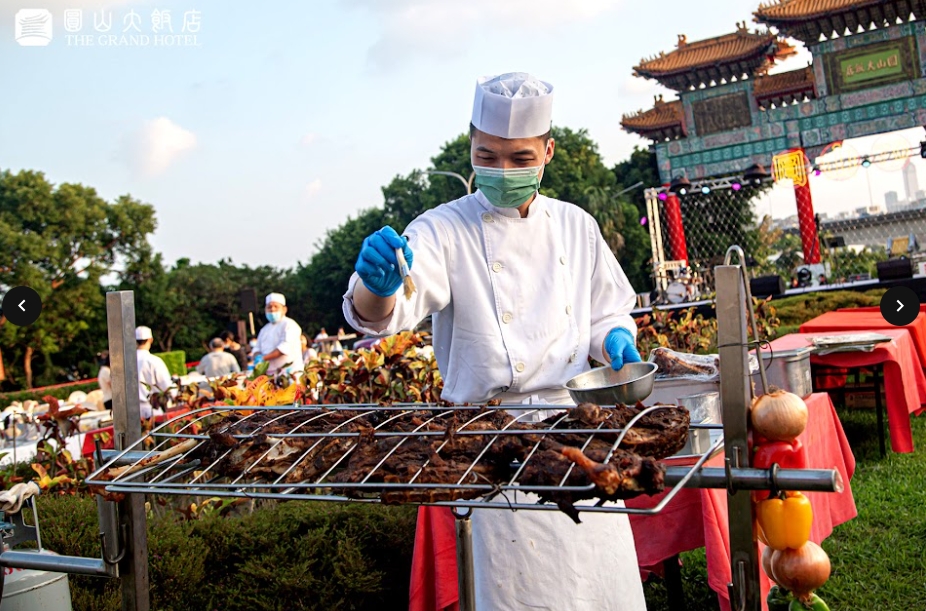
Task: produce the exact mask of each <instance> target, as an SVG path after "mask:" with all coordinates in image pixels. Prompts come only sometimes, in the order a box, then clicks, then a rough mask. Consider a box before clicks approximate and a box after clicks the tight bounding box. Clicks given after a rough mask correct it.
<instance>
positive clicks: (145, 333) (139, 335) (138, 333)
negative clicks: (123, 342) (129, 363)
mask: <svg viewBox="0 0 926 611" xmlns="http://www.w3.org/2000/svg"><path fill="white" fill-rule="evenodd" d="M151 337H152V336H151V327H135V339H136V341H139V342H143V341H145V340H146V339H151Z"/></svg>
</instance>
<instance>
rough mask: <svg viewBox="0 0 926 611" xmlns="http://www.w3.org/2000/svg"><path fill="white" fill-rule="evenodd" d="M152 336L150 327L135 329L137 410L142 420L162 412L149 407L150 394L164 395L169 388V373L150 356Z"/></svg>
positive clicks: (162, 361)
mask: <svg viewBox="0 0 926 611" xmlns="http://www.w3.org/2000/svg"><path fill="white" fill-rule="evenodd" d="M153 343H154V335H153V334H152V333H151V328H150V327H145V326H141V327H136V328H135V344H136V346H135V357H136V358H135V362H136V365H137V366H138V410H139V412H140V413H141V417H142V418H146V419H147V418H151V417H152V416H160V415H162V414H163V413H164V412H163V411H162V410H161V409H160V408H158V409H156V410H155V409H152V407H151V400H150V398H151V393H155V392H157V393H164V392H166V391H167V390H168V389H170V388H171V386H172V385H173V382H172V381H171V379H170V371H169V370H168V369H167V365H166V364H165V363H164V360H163V359H161V357H159V356H155V355H153V354H151V345H152V344H153Z"/></svg>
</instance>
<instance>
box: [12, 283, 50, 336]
mask: <svg viewBox="0 0 926 611" xmlns="http://www.w3.org/2000/svg"><path fill="white" fill-rule="evenodd" d="M2 307H3V316H5V317H6V319H7V320H8V321H10V322H11V323H12V324H14V325H16V326H18V327H25V326H28V325H31V324H32V323H34V322H35V321H36V320H38V319H39V315H40V314H41V313H42V300H41V298H39V294H38V293H36V292H35V289H33V288H31V287H28V286H15V287H13V288H11V289H10V290H9V291H8V292H7V294H6V295H4V296H3V305H2Z"/></svg>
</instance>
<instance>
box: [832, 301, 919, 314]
mask: <svg viewBox="0 0 926 611" xmlns="http://www.w3.org/2000/svg"><path fill="white" fill-rule="evenodd" d="M836 311H837V312H880V311H881V306H865V307H862V308H839V309H838V310H836ZM920 312H926V303H921V304H920Z"/></svg>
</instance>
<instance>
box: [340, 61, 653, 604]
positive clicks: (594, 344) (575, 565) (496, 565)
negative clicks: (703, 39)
mask: <svg viewBox="0 0 926 611" xmlns="http://www.w3.org/2000/svg"><path fill="white" fill-rule="evenodd" d="M483 82H484V80H483V79H481V80H480V84H481V83H483ZM544 85H547V87H549V85H548V84H544ZM522 89H523V88H522ZM549 89H550V90H552V87H549ZM491 93H492V92H491V91H490V92H488V93H486V92H485V91H481V89H480V87H477V96H476V103H475V105H474V112H473V123H474V124H475V125H476V126H477V127H480V128H482V127H484V126H489V129H488V130H487V131H489V133H495V134H496V135H501V136H502V137H513V138H516V137H523V136H521V135H519V134H520V133H523V132H524V130H528V132H530V133H534V134H542V133H545V131H546V129H548V128H549V109H548V108H546V110H545V111H541V112H539V113H537V112H534V113H532V112H531V109H530V106H529V103H528V102H525V100H530V99H531V98H530V97H527V98H523V97H520V98H519V97H515V98H514V99H511V98H509V102H510V103H508V102H505V101H504V100H502V102H501V103H507V104H508V108H507V109H504V108H503V109H502V110H501V112H499V111H498V108H495V109H494V110H493V106H492V105H493V101H492V100H493V99H492V97H491ZM508 93H509V95H510V94H511V92H510V91H509V92H508ZM528 95H529V94H528ZM541 99H543V100H545V103H546V104H547V105H548V103H549V100H548V99H546V98H541ZM496 101H497V100H496ZM506 113H507V114H506ZM538 114H539V119H538ZM499 117H501V119H499ZM544 121H545V124H546V128H544ZM538 130H542V131H538ZM404 235H405V236H406V237H407V238H408V240H409V246H410V247H411V250H412V252H413V253H414V261H413V265H412V270H411V271H412V277H413V278H414V279H415V284H416V285H417V287H418V291H417V292H416V293H414V294H413V295H412V297H411V299H408V300H406V299H405V297H404V295H402V294H401V293H399V294H398V295H397V297H396V305H395V310H394V311H393V313H392V315H391V316H390V318H389V319H388V320H386V321H376V322H371V321H364V320H362V319H360V318H359V317H358V315H357V313H356V311H355V310H354V308H353V293H354V289H355V287H356V284H357V282H359V281H360V279H359V277H358V276H357V275H356V274H354V275H353V276H352V277H351V280H350V283H349V286H348V290H347V293H346V294H345V295H344V307H343V311H344V316H345V317H346V318H347V320H348V322H349V323H350V324H351V326H353V327H354V328H356V329H358V330H360V331H362V332H364V333H368V334H371V335H390V334H393V333H396V332H398V331H401V330H406V329H412V328H413V327H414V326H415V325H416V324H417V323H418V322H420V321H421V320H423V319H424V318H425V317H427V316H428V315H430V314H433V327H434V336H433V344H434V353H435V356H436V358H437V363H438V366H439V368H440V371H441V373H442V376H443V380H444V388H443V391H442V392H441V398H442V399H444V400H447V401H451V402H454V403H464V402H470V403H476V402H483V401H487V400H489V399H492V398H500V399H502V401H503V402H504V403H506V404H524V403H533V404H544V403H547V404H554V405H563V404H568V403H571V400H570V398H569V395H568V393H566V392H565V391H564V390H563V388H562V386H563V384H564V383H565V382H566V381H567V380H568V379H569V378H571V377H573V376H575V375H577V374H579V373H581V372H582V371H585V370H587V369H588V368H589V365H588V360H587V359H588V356H589V355H591V356H592V357H593V358H595V359H597V360H599V361H604V357H603V355H602V344H603V341H604V338H605V336H606V335H607V333H608V332H609V331H610V330H611V329H613V328H614V327H625V328H627V329H628V330H630V331H631V333H633V334H636V326H635V324H634V321H633V318H632V317H631V316H630V314H629V313H630V310H631V308H632V306H633V303H634V299H635V295H634V291H633V289H632V288H631V286H630V284H629V282H628V281H627V278H626V276H625V275H624V272H623V271H622V270H621V268H620V265H619V264H618V263H617V261H616V259H615V258H614V255H613V254H612V253H611V251H610V250H609V249H608V247H607V245H606V244H605V242H604V240H603V239H602V237H601V233H600V231H599V229H598V225H597V223H596V222H595V220H594V219H593V218H592V217H591V216H590V215H589V214H587V213H586V212H584V211H583V210H582V209H580V208H579V207H577V206H574V205H572V204H568V203H565V202H561V201H558V200H554V199H550V198H547V197H544V196H541V195H539V194H538V195H537V196H536V198H535V199H534V201H533V203H531V205H530V208H529V211H528V214H527V216H526V217H525V218H521V217H520V214H519V213H518V211H517V210H516V209H505V208H496V207H495V206H493V205H492V204H491V203H490V202H489V201H488V200H487V199H486V198H485V196H484V195H483V194H482V192H481V191H477V192H476V193H475V194H473V195H468V196H466V197H463V198H461V199H458V200H456V201H453V202H450V203H447V204H443V205H441V206H439V207H437V208H435V209H433V210H429V211H427V212H425V213H424V214H422V215H421V216H419V217H418V218H417V219H415V220H414V221H413V222H412V223H411V224H409V226H408V227H407V228H406V230H405V233H404ZM525 407H526V406H525ZM528 409H529V408H528ZM515 413H523V412H515ZM546 415H547V413H543V412H542V410H541V412H539V413H528V414H525V418H524V419H525V420H536V419H542V418H543V417H545V416H546ZM530 498H531V497H529V496H526V495H519V496H518V501H519V502H520V501H522V500H527V502H530V500H528V499H530ZM581 519H582V524H579V525H576V524H574V523H573V522H572V520H571V519H570V518H569V517H568V516H566V515H565V514H562V513H560V512H541V511H520V512H517V513H514V512H509V511H504V510H495V509H483V510H476V511H474V512H473V514H472V520H473V548H474V550H473V551H474V566H475V572H476V575H475V578H476V603H477V609H479V610H480V611H482V610H486V611H489V610H491V611H503V610H512V611H513V610H516V609H543V610H550V611H553V610H556V611H563V610H570V611H639V610H640V609H645V608H646V603H645V601H644V598H643V588H642V584H641V582H640V576H639V570H638V567H637V559H636V550H635V548H634V542H633V533H632V531H631V529H630V522H629V520H628V518H627V516H626V515H618V514H593V513H583V514H582V516H581Z"/></svg>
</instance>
